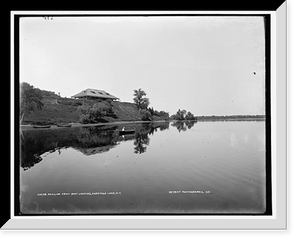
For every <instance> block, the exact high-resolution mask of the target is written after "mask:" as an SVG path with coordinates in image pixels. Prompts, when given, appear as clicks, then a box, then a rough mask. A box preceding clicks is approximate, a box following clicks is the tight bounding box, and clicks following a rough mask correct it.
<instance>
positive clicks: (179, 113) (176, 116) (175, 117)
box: [173, 109, 186, 120]
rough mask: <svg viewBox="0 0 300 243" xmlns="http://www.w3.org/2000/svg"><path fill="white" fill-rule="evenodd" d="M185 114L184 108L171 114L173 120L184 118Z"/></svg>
mask: <svg viewBox="0 0 300 243" xmlns="http://www.w3.org/2000/svg"><path fill="white" fill-rule="evenodd" d="M185 116H186V110H180V109H179V110H178V111H177V112H176V114H175V115H174V116H173V118H174V119H175V120H184V119H185Z"/></svg>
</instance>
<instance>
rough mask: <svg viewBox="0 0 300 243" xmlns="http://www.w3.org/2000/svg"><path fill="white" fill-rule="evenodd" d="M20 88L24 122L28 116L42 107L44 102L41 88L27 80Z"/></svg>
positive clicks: (21, 118) (21, 119)
mask: <svg viewBox="0 0 300 243" xmlns="http://www.w3.org/2000/svg"><path fill="white" fill-rule="evenodd" d="M20 88H21V94H20V123H22V122H23V120H24V118H25V117H26V116H28V115H29V114H31V113H32V112H34V111H36V110H40V109H42V107H43V105H44V104H43V102H42V100H43V96H42V94H41V91H40V90H39V89H37V88H34V87H33V86H32V85H30V84H28V83H26V82H23V83H21V86H20Z"/></svg>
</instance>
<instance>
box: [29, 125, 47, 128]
mask: <svg viewBox="0 0 300 243" xmlns="http://www.w3.org/2000/svg"><path fill="white" fill-rule="evenodd" d="M50 127H51V125H33V128H50Z"/></svg>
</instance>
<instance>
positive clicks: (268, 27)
mask: <svg viewBox="0 0 300 243" xmlns="http://www.w3.org/2000/svg"><path fill="white" fill-rule="evenodd" d="M181 10H182V9H181ZM214 10H215V11H216V9H214ZM224 10H226V9H224V8H222V11H224ZM247 10H248V11H249V9H247ZM147 11H148V10H147ZM193 11H195V10H193ZM237 11H238V10H237ZM44 16H45V15H42V14H30V15H29V14H28V15H27V14H20V15H15V16H14V48H15V50H14V51H15V52H14V70H15V72H14V75H15V78H14V85H15V90H14V96H15V97H14V98H15V101H14V102H15V110H14V115H15V126H14V129H15V137H14V139H15V151H19V148H20V140H19V139H20V138H19V136H20V127H19V121H18V118H19V105H18V104H19V89H20V87H19V30H20V25H19V21H20V18H23V17H44ZM47 16H48V15H47ZM50 16H53V17H96V16H97V17H101V16H105V17H133V16H139V17H140V16H145V17H152V16H167V17H170V16H185V17H186V16H262V17H264V23H265V57H266V58H265V67H266V80H265V84H266V92H265V97H266V99H265V100H266V103H265V107H266V174H267V176H266V212H265V213H262V214H248V213H236V214H222V213H218V214H203V213H201V214H189V213H188V214H182V213H179V214H176V213H174V214H155V213H153V214H38V215H36V214H21V213H20V208H19V206H20V203H19V195H20V185H19V172H20V166H19V161H20V158H19V156H20V153H15V164H14V165H15V173H14V184H15V202H14V206H15V208H14V211H15V214H14V215H15V216H20V215H22V216H23V215H24V216H74V215H76V216H104V215H109V216H129V215H139V216H154V215H155V216H170V215H171V216H191V215H195V216H199V215H201V216H214V215H217V216H235V215H242V216H247V215H253V216H260V215H263V216H264V215H272V184H271V182H272V180H271V94H270V90H271V80H270V71H271V69H270V67H271V63H270V62H271V51H270V50H271V39H270V31H271V22H270V15H269V14H189V13H184V14H177V13H176V14H159V13H155V14H101V15H98V14H84V15H83V14H50Z"/></svg>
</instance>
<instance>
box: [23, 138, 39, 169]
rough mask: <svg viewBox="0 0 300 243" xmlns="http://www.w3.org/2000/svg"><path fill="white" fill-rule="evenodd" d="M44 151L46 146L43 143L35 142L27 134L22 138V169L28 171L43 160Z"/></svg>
mask: <svg viewBox="0 0 300 243" xmlns="http://www.w3.org/2000/svg"><path fill="white" fill-rule="evenodd" d="M43 150H44V145H43V143H42V142H39V141H35V140H34V139H32V138H31V137H28V136H27V134H24V135H23V136H21V167H22V168H23V169H24V170H28V169H30V168H31V167H32V166H34V165H35V164H37V163H39V162H40V161H41V160H42V158H41V157H40V154H41V151H43Z"/></svg>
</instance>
